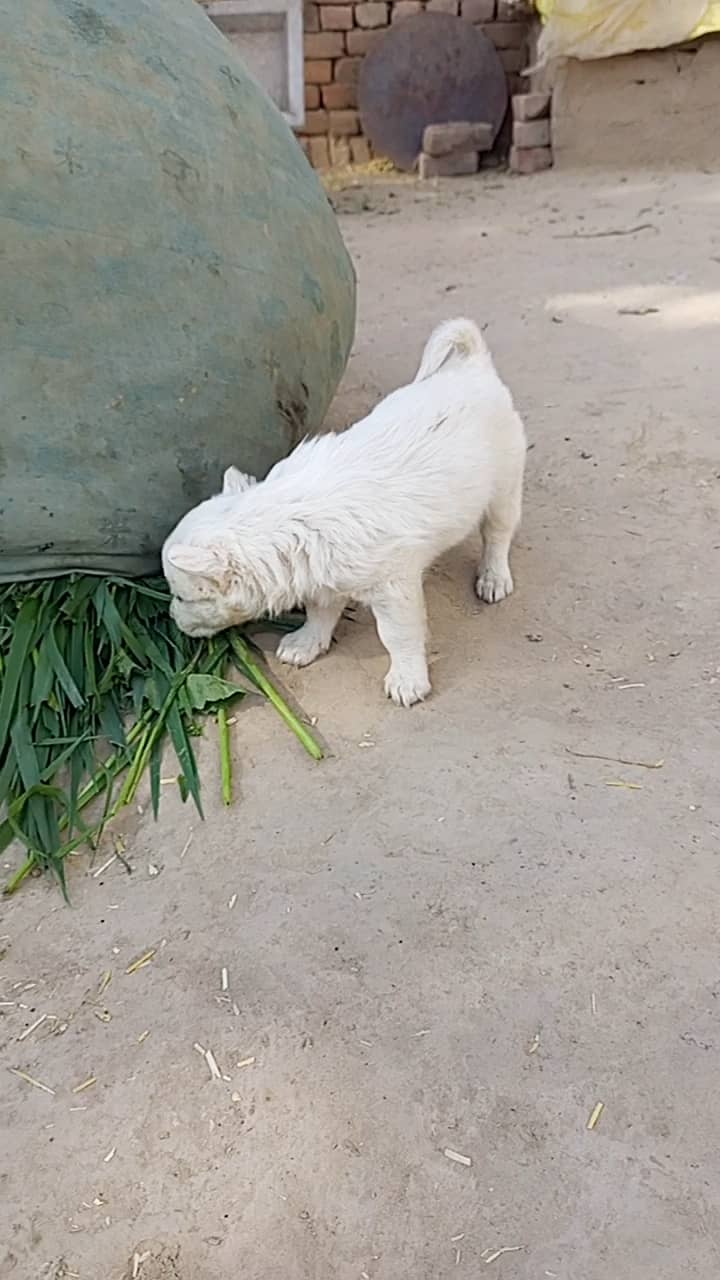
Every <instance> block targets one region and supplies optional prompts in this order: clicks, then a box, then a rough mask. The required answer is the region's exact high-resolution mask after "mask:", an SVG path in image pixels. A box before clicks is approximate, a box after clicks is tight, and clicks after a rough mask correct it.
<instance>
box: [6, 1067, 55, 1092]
mask: <svg viewBox="0 0 720 1280" xmlns="http://www.w3.org/2000/svg"><path fill="white" fill-rule="evenodd" d="M8 1071H11V1072H12V1074H13V1075H14V1076H17V1077H18V1079H20V1080H24V1081H25V1083H26V1084H31V1085H32V1086H33V1088H34V1089H42V1091H43V1093H51V1094H52V1095H53V1097H54V1096H55V1090H54V1089H51V1088H50V1085H49V1084H43V1082H42V1080H35V1079H34V1078H33V1076H29V1075H28V1073H27V1071H20V1070H19V1068H18V1067H8Z"/></svg>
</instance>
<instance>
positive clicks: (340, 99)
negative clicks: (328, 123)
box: [322, 84, 357, 111]
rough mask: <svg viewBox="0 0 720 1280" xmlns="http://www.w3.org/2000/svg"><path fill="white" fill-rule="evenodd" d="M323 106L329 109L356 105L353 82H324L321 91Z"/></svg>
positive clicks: (355, 91) (340, 109) (338, 109)
mask: <svg viewBox="0 0 720 1280" xmlns="http://www.w3.org/2000/svg"><path fill="white" fill-rule="evenodd" d="M322 100H323V106H324V107H329V109H330V110H331V111H342V110H343V108H344V107H356V106H357V89H356V88H355V85H354V84H326V85H324V86H323V91H322Z"/></svg>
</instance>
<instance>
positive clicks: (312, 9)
mask: <svg viewBox="0 0 720 1280" xmlns="http://www.w3.org/2000/svg"><path fill="white" fill-rule="evenodd" d="M303 26H304V27H305V30H306V31H319V30H320V14H319V13H318V7H317V5H316V4H306V5H305V6H304V7H303Z"/></svg>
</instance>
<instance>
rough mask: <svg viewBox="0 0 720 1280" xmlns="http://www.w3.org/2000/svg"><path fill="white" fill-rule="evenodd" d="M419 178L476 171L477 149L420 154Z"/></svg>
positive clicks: (448, 176) (452, 175) (448, 175)
mask: <svg viewBox="0 0 720 1280" xmlns="http://www.w3.org/2000/svg"><path fill="white" fill-rule="evenodd" d="M418 168H419V173H420V177H421V178H458V177H460V176H461V175H463V174H466V173H477V171H478V153H477V151H453V152H451V153H450V155H448V156H426V155H425V152H424V151H423V152H422V153H421V155H420V162H419V166H418Z"/></svg>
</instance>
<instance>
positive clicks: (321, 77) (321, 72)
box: [304, 58, 332, 84]
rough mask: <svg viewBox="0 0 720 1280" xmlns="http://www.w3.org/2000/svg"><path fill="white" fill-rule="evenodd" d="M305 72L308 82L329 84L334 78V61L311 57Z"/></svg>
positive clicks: (306, 81) (306, 64)
mask: <svg viewBox="0 0 720 1280" xmlns="http://www.w3.org/2000/svg"><path fill="white" fill-rule="evenodd" d="M304 74H305V83H306V84H329V83H330V81H331V80H332V62H329V61H328V60H327V59H319V60H313V59H312V58H311V59H310V60H309V61H308V62H306V63H305V67H304Z"/></svg>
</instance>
